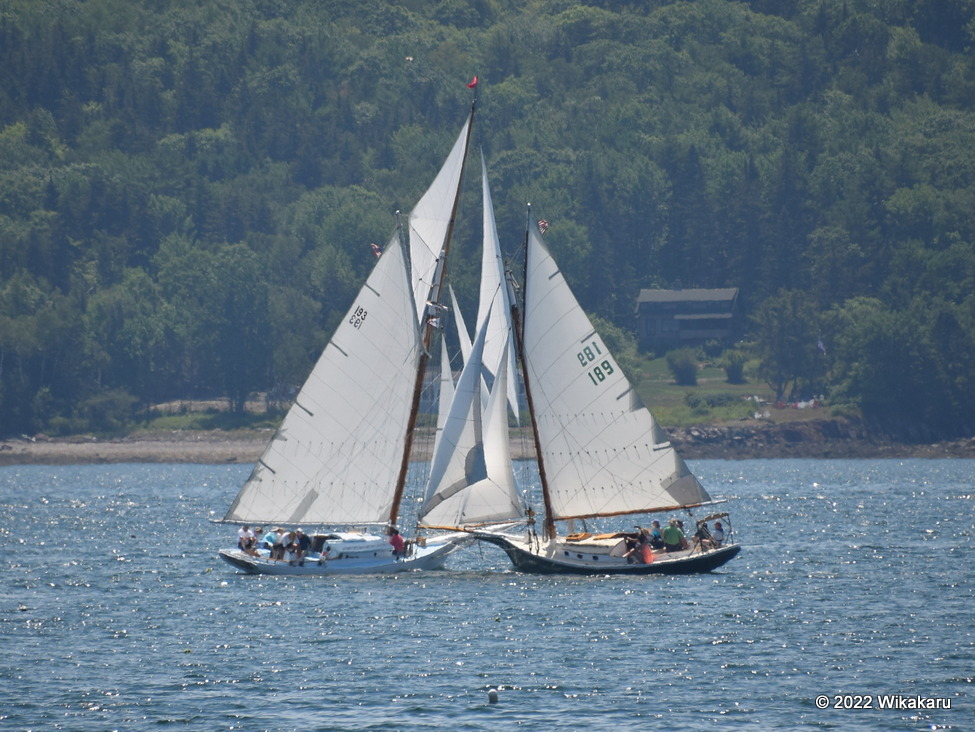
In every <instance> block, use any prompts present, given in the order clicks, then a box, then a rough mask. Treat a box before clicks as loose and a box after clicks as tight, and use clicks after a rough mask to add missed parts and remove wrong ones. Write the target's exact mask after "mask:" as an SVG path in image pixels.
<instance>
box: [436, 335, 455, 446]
mask: <svg viewBox="0 0 975 732" xmlns="http://www.w3.org/2000/svg"><path fill="white" fill-rule="evenodd" d="M453 400H454V375H453V372H452V371H451V370H450V356H449V355H448V354H447V339H446V338H445V337H444V336H443V335H441V336H440V393H439V395H438V398H437V434H436V437H434V440H433V452H434V454H436V452H437V445H439V444H440V436H441V435H442V434H443V428H444V425H445V424H446V423H447V416H448V415H449V414H450V404H451V402H453Z"/></svg>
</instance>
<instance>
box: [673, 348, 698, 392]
mask: <svg viewBox="0 0 975 732" xmlns="http://www.w3.org/2000/svg"><path fill="white" fill-rule="evenodd" d="M667 368H669V369H670V373H671V374H673V376H674V381H676V382H677V384H678V385H679V386H697V353H696V352H695V350H694V349H693V348H678V349H677V350H676V351H671V352H670V353H668V354H667Z"/></svg>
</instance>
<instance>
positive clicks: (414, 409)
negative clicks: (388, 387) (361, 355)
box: [389, 84, 477, 526]
mask: <svg viewBox="0 0 975 732" xmlns="http://www.w3.org/2000/svg"><path fill="white" fill-rule="evenodd" d="M472 88H473V89H474V101H473V102H472V103H471V113H470V118H469V120H468V124H467V139H466V140H465V141H464V156H463V158H462V160H461V166H460V177H459V178H458V182H457V190H456V191H455V192H454V203H453V207H452V208H451V210H450V221H449V223H448V224H447V235H446V237H445V238H444V245H443V253H442V254H441V256H440V260H441V261H440V266H439V270H440V273H439V277H434V282H433V284H432V285H431V286H430V296H429V297H428V298H427V301H428V302H431V303H434V304H435V305H438V306H439V305H440V296H441V293H442V290H443V288H442V284H443V278H444V277H445V276H446V273H447V253H448V251H449V250H450V240H451V238H452V237H453V234H454V224H455V222H456V219H457V208H458V206H459V204H460V181H462V180H463V179H464V169H465V168H466V166H467V149H468V147H469V146H470V142H471V131H472V130H473V129H474V112H475V110H476V109H477V85H476V84H474V86H473V87H472ZM427 315H428V314H427V312H426V309H424V312H423V318H424V322H423V323H422V324H421V327H422V328H423V348H422V350H421V352H420V358H419V361H418V363H417V368H416V380H415V381H414V382H413V403H412V405H411V406H410V418H409V421H408V422H407V424H406V439H405V440H404V444H403V460H402V462H401V463H400V469H399V475H397V477H396V490H395V491H394V492H393V502H392V504H391V505H390V508H389V523H390V525H391V526H395V525H396V521H397V519H398V518H399V509H400V505H401V504H402V502H403V491H404V490H405V488H406V474H407V472H408V471H409V468H410V453H411V452H412V451H413V434H414V432H415V430H416V421H417V418H418V416H419V413H420V397H421V396H422V393H423V377H424V374H425V373H426V368H427V361H429V359H430V341H431V340H432V337H433V330H434V328H433V326H432V325H431V324H430V322H429V321H430V318H428V317H427Z"/></svg>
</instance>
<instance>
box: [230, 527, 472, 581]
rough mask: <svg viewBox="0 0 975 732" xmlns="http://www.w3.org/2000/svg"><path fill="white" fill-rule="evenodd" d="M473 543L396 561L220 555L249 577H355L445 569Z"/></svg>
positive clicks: (384, 556) (444, 545)
mask: <svg viewBox="0 0 975 732" xmlns="http://www.w3.org/2000/svg"><path fill="white" fill-rule="evenodd" d="M472 540H473V539H472V538H471V537H470V536H469V535H467V534H451V535H449V536H444V537H437V538H435V539H430V540H428V541H427V544H426V546H424V547H419V546H418V547H415V548H414V551H413V553H412V554H411V555H410V556H409V557H406V558H403V559H397V558H396V557H394V556H393V555H392V551H391V550H389V551H380V552H373V551H369V552H355V553H353V552H342V553H341V554H340V555H339V558H337V559H328V560H327V561H324V562H319V560H318V557H317V555H316V556H312V557H308V558H306V559H305V560H304V562H303V563H300V564H299V563H297V562H287V561H284V560H280V561H275V560H272V559H270V558H268V557H266V556H263V555H262V556H257V557H255V556H252V555H250V554H246V553H244V552H242V551H240V550H239V549H221V550H220V551H219V552H218V554H219V556H220V558H221V559H223V560H224V561H225V562H227V563H228V564H230V565H232V566H234V567H236V568H237V569H239V570H240V571H242V572H244V573H246V574H280V575H290V576H305V575H311V576H333V575H355V574H396V573H399V572H411V571H415V570H434V569H443V567H444V564H445V562H446V561H447V557H449V556H450V555H451V554H453V553H454V552H455V551H457V550H458V549H460V548H461V547H463V546H465V545H466V544H469V543H470V542H471V541H472Z"/></svg>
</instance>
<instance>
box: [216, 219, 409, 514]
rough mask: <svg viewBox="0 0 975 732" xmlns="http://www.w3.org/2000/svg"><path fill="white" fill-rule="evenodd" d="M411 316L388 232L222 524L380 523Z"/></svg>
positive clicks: (397, 436)
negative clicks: (380, 252) (366, 275)
mask: <svg viewBox="0 0 975 732" xmlns="http://www.w3.org/2000/svg"><path fill="white" fill-rule="evenodd" d="M414 312H415V310H414V300H413V296H412V293H411V283H410V278H409V275H408V268H407V264H406V261H405V257H404V253H403V248H402V246H401V245H400V244H399V237H398V236H396V235H394V236H393V239H392V241H391V242H390V244H389V246H387V247H386V250H385V252H384V253H383V255H382V257H380V259H379V261H378V262H377V264H376V266H375V269H373V271H372V273H371V274H370V275H369V278H368V280H367V281H366V284H365V286H364V287H363V288H362V290H360V292H359V294H358V296H357V297H356V299H355V302H354V303H353V305H352V307H351V308H349V312H348V313H347V314H346V316H345V318H344V319H343V320H342V322H341V324H340V325H339V327H338V328H337V330H336V331H335V334H334V335H333V336H332V340H331V341H330V342H329V344H328V346H326V348H325V351H324V352H323V353H322V355H321V357H320V358H319V360H318V363H316V364H315V367H314V369H313V370H312V372H311V374H310V376H309V377H308V380H307V381H306V382H305V384H304V386H302V388H301V391H300V392H299V393H298V396H297V398H296V399H295V403H294V405H293V406H292V407H291V409H290V411H289V412H288V414H287V415H286V417H285V419H284V422H283V423H282V424H281V427H280V428H279V429H278V431H277V433H276V434H275V436H274V438H273V439H272V440H271V442H270V444H269V445H268V447H267V449H266V450H265V452H264V454H263V456H262V457H261V459H260V460H259V462H258V463H257V465H256V466H255V468H254V471H253V472H252V473H251V476H250V478H248V480H247V482H246V483H245V484H244V486H243V488H241V491H240V493H239V494H238V496H237V498H236V499H235V500H234V502H233V504H232V505H231V506H230V509H229V510H228V512H227V515H226V516H225V517H224V520H225V521H236V522H250V523H264V524H267V523H280V524H288V525H292V524H297V523H316V524H342V523H371V522H377V523H378V522H382V521H385V520H386V519H387V517H388V513H389V508H390V502H391V496H392V487H393V485H394V484H395V481H396V474H397V470H398V468H399V465H400V461H401V459H402V455H403V450H404V441H405V435H406V425H407V420H408V416H409V412H410V404H411V400H412V396H413V384H414V381H415V377H416V369H417V360H418V354H419V351H420V348H419V339H418V331H417V323H416V318H415V315H414Z"/></svg>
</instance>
